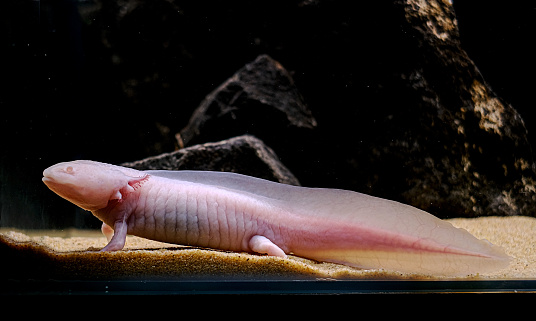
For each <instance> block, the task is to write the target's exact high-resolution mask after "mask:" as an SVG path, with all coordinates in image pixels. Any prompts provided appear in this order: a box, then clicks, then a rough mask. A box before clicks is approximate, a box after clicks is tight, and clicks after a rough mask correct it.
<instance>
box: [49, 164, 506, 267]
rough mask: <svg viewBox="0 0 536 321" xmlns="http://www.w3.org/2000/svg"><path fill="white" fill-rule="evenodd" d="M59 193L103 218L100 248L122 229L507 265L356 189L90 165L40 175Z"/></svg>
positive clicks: (369, 258) (478, 243)
mask: <svg viewBox="0 0 536 321" xmlns="http://www.w3.org/2000/svg"><path fill="white" fill-rule="evenodd" d="M43 176H44V177H43V182H44V183H45V184H46V185H47V186H48V187H49V188H50V189H51V190H52V191H54V192H55V193H57V194H58V195H60V196H61V197H63V198H65V199H67V200H69V201H71V202H72V203H74V204H76V205H78V206H80V207H81V208H83V209H86V210H88V211H91V212H92V213H93V215H95V216H96V217H97V218H99V219H100V220H101V221H103V226H102V231H103V233H104V234H105V235H106V237H107V238H108V240H109V243H108V245H106V247H104V248H103V249H102V251H117V250H121V249H122V248H123V246H124V244H125V239H126V235H127V234H131V235H136V236H140V237H144V238H148V239H152V240H157V241H162V242H168V243H175V244H184V245H194V246H201V247H208V248H214V249H221V250H230V251H245V252H255V253H262V254H268V255H273V256H278V257H283V258H285V257H286V255H287V254H293V255H296V256H301V257H305V258H310V259H313V260H318V261H326V262H334V263H340V264H345V265H349V266H354V267H359V268H364V269H386V270H394V271H400V272H409V273H418V274H428V275H437V276H463V275H469V274H474V273H484V272H490V271H495V270H498V269H501V268H505V267H507V266H508V264H509V261H510V257H509V256H508V255H506V254H505V252H504V251H503V250H502V249H501V248H500V247H498V246H495V245H493V244H491V243H489V242H487V241H484V240H478V239H477V238H475V237H474V236H473V235H471V234H470V233H469V232H467V231H465V230H462V229H458V228H455V227H453V226H452V225H451V224H450V223H448V222H445V221H442V220H440V219H438V218H436V217H435V216H433V215H431V214H428V213H426V212H424V211H421V210H419V209H417V208H414V207H411V206H408V205H404V204H401V203H397V202H394V201H389V200H385V199H381V198H377V197H372V196H368V195H364V194H360V193H356V192H352V191H346V190H337V189H323V188H306V187H300V186H291V185H285V184H280V183H275V182H270V181H267V180H263V179H259V178H254V177H250V176H245V175H240V174H234V173H225V172H204V171H138V170H134V169H130V168H125V167H120V166H115V165H109V164H104V163H99V162H94V161H85V160H79V161H72V162H66V163H59V164H57V165H54V166H51V167H49V168H47V169H46V170H45V171H44V172H43Z"/></svg>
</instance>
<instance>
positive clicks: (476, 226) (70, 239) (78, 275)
mask: <svg viewBox="0 0 536 321" xmlns="http://www.w3.org/2000/svg"><path fill="white" fill-rule="evenodd" d="M448 221H449V222H451V223H452V224H453V225H454V226H456V227H459V228H464V229H466V230H468V231H469V232H470V233H472V234H473V235H475V236H476V237H477V238H480V239H487V240H488V241H490V242H492V243H494V244H496V245H500V246H502V247H503V248H504V249H505V251H506V252H507V254H509V255H510V256H512V257H513V261H512V262H511V264H510V266H509V267H508V268H507V269H504V270H501V271H497V272H494V273H491V274H480V275H471V276H468V277H464V278H463V279H470V280H501V279H536V218H531V217H523V216H516V217H483V218H476V219H450V220H448ZM106 243H107V242H106V238H105V237H104V236H103V235H102V234H101V233H100V231H88V230H63V231H52V230H33V231H32V230H26V231H22V230H13V229H6V228H3V229H0V255H2V256H7V259H8V260H9V262H10V264H9V265H8V266H9V267H8V268H7V271H2V273H4V274H6V273H7V274H10V273H11V274H14V275H15V277H19V278H21V277H24V276H25V274H29V277H36V278H40V277H41V278H60V279H109V278H173V279H182V278H188V279H191V278H194V279H206V278H209V279H212V278H216V279H217V278H224V279H240V278H257V279H258V278H267V279H270V278H277V279H280V278H284V279H293V278H294V279H295V278H298V279H382V280H385V279H411V280H416V279H417V280H419V279H435V278H434V277H430V276H425V275H415V274H402V273H397V272H389V271H383V270H361V269H356V268H351V267H347V266H344V265H339V264H331V263H322V262H316V261H312V260H308V259H304V258H300V257H296V256H292V255H290V256H289V257H288V258H287V259H282V258H276V257H269V256H262V255H254V254H248V253H235V252H226V251H218V250H211V249H204V248H197V247H187V246H179V245H173V244H167V243H160V242H155V241H150V240H146V239H142V238H139V237H135V236H128V237H127V243H126V246H125V249H124V250H123V251H118V252H112V253H101V252H98V250H99V249H101V248H102V247H104V246H105V245H106ZM4 268H5V267H4Z"/></svg>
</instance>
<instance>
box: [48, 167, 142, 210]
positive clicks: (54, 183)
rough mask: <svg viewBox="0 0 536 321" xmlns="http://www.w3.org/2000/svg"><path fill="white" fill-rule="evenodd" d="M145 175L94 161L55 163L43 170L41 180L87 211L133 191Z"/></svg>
mask: <svg viewBox="0 0 536 321" xmlns="http://www.w3.org/2000/svg"><path fill="white" fill-rule="evenodd" d="M146 178H147V174H145V173H143V172H140V171H137V170H134V169H129V168H125V167H120V166H114V165H109V164H104V163H99V162H94V161H86V160H77V161H72V162H65V163H58V164H56V165H53V166H50V167H49V168H47V169H45V170H44V171H43V182H44V183H45V184H46V185H47V186H48V188H50V189H51V190H52V191H53V192H55V193H56V194H58V195H59V196H61V197H63V198H64V199H66V200H68V201H70V202H72V203H74V204H76V205H78V206H80V207H81V208H83V209H85V210H88V211H96V210H99V209H102V208H105V207H106V206H107V205H108V202H109V201H110V200H121V199H122V198H123V196H124V194H125V193H129V192H133V191H134V190H135V189H136V188H137V187H138V186H140V185H141V183H142V182H143V181H144V180H145V179H146Z"/></svg>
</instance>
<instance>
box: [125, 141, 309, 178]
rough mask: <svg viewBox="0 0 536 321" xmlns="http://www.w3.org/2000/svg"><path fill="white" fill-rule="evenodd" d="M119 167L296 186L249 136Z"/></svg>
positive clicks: (273, 157) (270, 154)
mask: <svg viewBox="0 0 536 321" xmlns="http://www.w3.org/2000/svg"><path fill="white" fill-rule="evenodd" d="M122 165H123V166H127V167H132V168H135V169H139V170H154V169H164V170H202V171H224V172H234V173H240V174H245V175H249V176H254V177H259V178H264V179H267V180H271V181H276V182H280V183H284V184H290V185H300V183H299V181H298V180H297V179H296V177H294V175H292V173H291V172H290V171H289V170H288V169H287V168H286V167H285V166H284V165H283V164H281V162H279V160H278V158H277V155H276V154H275V153H274V152H273V150H272V149H270V148H269V147H268V146H266V145H265V144H264V143H263V142H262V141H261V140H259V139H257V138H255V137H253V136H249V135H244V136H239V137H235V138H232V139H229V140H224V141H220V142H217V143H206V144H201V145H194V146H191V147H188V148H184V149H181V150H178V151H175V152H173V153H168V154H162V155H158V156H154V157H149V158H146V159H143V160H139V161H136V162H131V163H124V164H122Z"/></svg>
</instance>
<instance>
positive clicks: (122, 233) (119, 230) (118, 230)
mask: <svg viewBox="0 0 536 321" xmlns="http://www.w3.org/2000/svg"><path fill="white" fill-rule="evenodd" d="M111 229H112V228H111V227H110V226H109V225H106V224H103V225H102V228H101V230H102V233H104V235H106V238H108V239H109V242H108V245H106V246H105V247H104V248H103V249H102V250H101V251H119V250H122V249H123V247H124V246H125V241H126V238H127V223H126V222H125V220H122V221H116V222H115V224H114V229H113V231H112V232H110V230H111ZM110 236H111V239H110V238H109V237H110Z"/></svg>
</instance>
